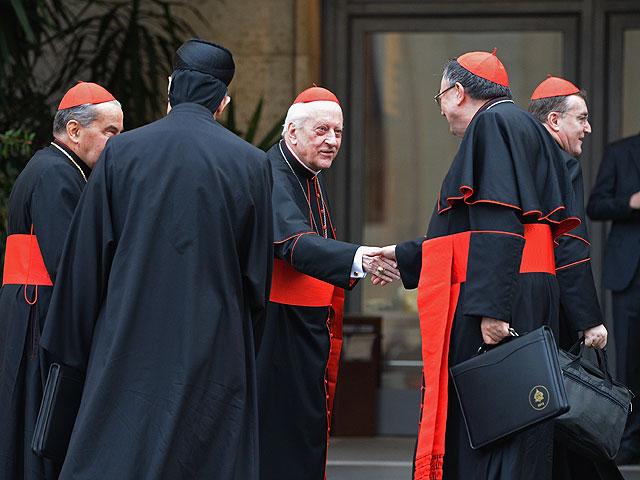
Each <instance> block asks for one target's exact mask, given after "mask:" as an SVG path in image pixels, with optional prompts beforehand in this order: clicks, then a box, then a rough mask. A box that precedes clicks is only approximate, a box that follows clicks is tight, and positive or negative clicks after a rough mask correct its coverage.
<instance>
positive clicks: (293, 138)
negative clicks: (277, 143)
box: [287, 122, 298, 145]
mask: <svg viewBox="0 0 640 480" xmlns="http://www.w3.org/2000/svg"><path fill="white" fill-rule="evenodd" d="M287 136H288V137H289V141H290V142H291V144H292V145H296V144H297V143H298V136H297V135H296V124H295V123H293V122H289V124H288V125H287Z"/></svg>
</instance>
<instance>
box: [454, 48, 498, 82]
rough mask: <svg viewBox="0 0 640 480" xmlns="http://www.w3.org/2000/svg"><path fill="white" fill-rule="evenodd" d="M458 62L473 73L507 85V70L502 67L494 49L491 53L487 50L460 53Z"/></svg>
mask: <svg viewBox="0 0 640 480" xmlns="http://www.w3.org/2000/svg"><path fill="white" fill-rule="evenodd" d="M457 60H458V63H459V64H460V65H461V66H462V67H464V68H466V69H467V70H469V71H470V72H471V73H473V74H474V75H477V76H479V77H482V78H484V79H485V80H489V81H490V82H493V83H497V84H498V85H502V86H503V87H508V86H509V77H508V76H507V70H506V69H505V68H504V65H503V64H502V62H501V61H500V60H499V59H498V57H496V49H495V48H494V49H493V53H488V52H469V53H465V54H464V55H460V56H459V57H458V58H457Z"/></svg>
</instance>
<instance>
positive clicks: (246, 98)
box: [183, 0, 321, 140]
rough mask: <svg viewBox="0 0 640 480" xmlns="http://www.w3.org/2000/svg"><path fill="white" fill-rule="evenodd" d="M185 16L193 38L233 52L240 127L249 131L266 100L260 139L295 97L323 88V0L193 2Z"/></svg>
mask: <svg viewBox="0 0 640 480" xmlns="http://www.w3.org/2000/svg"><path fill="white" fill-rule="evenodd" d="M189 1H190V3H191V4H192V5H193V6H194V7H196V8H197V9H198V10H199V12H200V14H201V15H202V17H203V18H204V19H205V21H206V23H207V24H206V25H205V23H204V22H203V21H202V20H201V19H199V18H197V17H196V16H195V15H194V14H185V15H183V17H184V18H185V20H187V21H188V22H189V23H190V25H191V26H192V28H193V32H192V34H193V36H197V37H200V38H203V39H205V40H209V41H212V42H216V43H220V44H222V45H224V46H225V47H227V48H229V50H231V52H232V53H233V57H234V60H235V63H236V73H235V76H234V79H233V81H232V83H231V86H230V93H231V97H232V102H233V103H234V106H235V110H236V125H237V127H238V128H240V129H241V130H244V129H246V126H247V123H248V121H249V118H250V117H251V115H252V113H253V112H254V110H255V107H256V105H257V103H258V101H259V99H260V98H263V99H264V100H263V113H262V117H261V120H260V124H259V128H258V134H257V137H256V138H257V139H258V140H259V139H262V137H263V136H264V134H265V133H266V131H267V130H269V129H270V128H271V127H272V126H273V125H274V124H275V122H276V121H277V120H278V119H279V118H280V117H281V116H282V115H284V113H286V110H287V108H288V107H289V105H290V104H291V102H292V101H293V99H294V98H295V95H296V94H297V93H298V92H299V91H300V90H303V89H304V88H306V87H309V86H311V83H312V82H316V83H320V82H321V77H320V43H321V40H320V0H205V1H197V0H189Z"/></svg>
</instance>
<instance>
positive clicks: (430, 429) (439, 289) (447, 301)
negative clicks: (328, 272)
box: [414, 224, 555, 480]
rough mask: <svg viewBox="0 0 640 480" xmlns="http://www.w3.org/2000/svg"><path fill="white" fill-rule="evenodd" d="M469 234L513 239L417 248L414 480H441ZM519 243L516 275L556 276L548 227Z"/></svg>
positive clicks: (458, 238) (440, 241) (528, 231)
mask: <svg viewBox="0 0 640 480" xmlns="http://www.w3.org/2000/svg"><path fill="white" fill-rule="evenodd" d="M472 233H475V234H477V233H492V234H507V235H515V234H513V233H511V232H470V231H469V232H462V233H457V234H454V235H447V236H445V237H437V238H432V239H429V240H426V241H425V242H424V243H423V244H422V269H421V272H420V281H419V283H418V312H419V315H420V336H421V337H422V363H423V370H422V374H423V387H422V403H421V405H420V421H419V431H418V444H417V447H416V457H415V476H414V480H441V479H442V476H443V468H442V466H443V459H444V454H445V451H444V445H445V434H446V424H447V405H448V381H449V375H448V357H449V338H450V336H451V325H452V323H453V317H454V315H455V312H456V308H457V305H458V298H459V295H460V284H461V283H463V282H464V281H466V276H467V264H468V259H469V243H470V239H471V234H472ZM516 236H518V237H519V235H516ZM524 237H525V245H524V248H523V251H522V260H521V264H520V273H527V272H546V273H555V266H554V263H555V259H554V257H553V239H552V234H551V227H550V226H549V225H546V224H530V225H524Z"/></svg>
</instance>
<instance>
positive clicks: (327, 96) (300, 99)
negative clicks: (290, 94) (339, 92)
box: [293, 83, 340, 105]
mask: <svg viewBox="0 0 640 480" xmlns="http://www.w3.org/2000/svg"><path fill="white" fill-rule="evenodd" d="M309 102H335V103H337V104H338V105H340V102H339V101H338V97H336V96H335V95H334V94H333V93H332V92H330V91H329V90H327V89H326V88H322V87H318V86H316V84H315V83H314V84H313V87H311V88H307V89H306V90H304V91H303V92H301V93H300V94H299V95H298V96H297V97H296V99H295V100H294V101H293V104H294V105H295V104H296V103H309Z"/></svg>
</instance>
